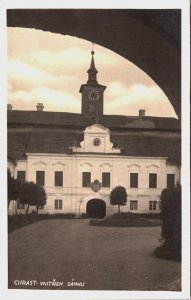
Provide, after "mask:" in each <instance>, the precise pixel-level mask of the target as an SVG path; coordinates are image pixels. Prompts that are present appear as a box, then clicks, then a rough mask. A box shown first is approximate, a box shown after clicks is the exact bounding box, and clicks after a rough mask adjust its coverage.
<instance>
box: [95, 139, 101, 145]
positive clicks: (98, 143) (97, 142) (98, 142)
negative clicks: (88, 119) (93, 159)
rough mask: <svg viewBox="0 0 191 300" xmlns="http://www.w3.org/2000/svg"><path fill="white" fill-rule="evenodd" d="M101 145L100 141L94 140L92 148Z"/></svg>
mask: <svg viewBox="0 0 191 300" xmlns="http://www.w3.org/2000/svg"><path fill="white" fill-rule="evenodd" d="M100 144H101V141H100V139H98V138H96V139H94V146H99V145H100Z"/></svg>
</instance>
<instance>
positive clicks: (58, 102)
mask: <svg viewBox="0 0 191 300" xmlns="http://www.w3.org/2000/svg"><path fill="white" fill-rule="evenodd" d="M8 100H9V103H13V102H14V103H15V105H13V108H17V109H19V107H20V105H23V104H24V107H26V103H28V105H27V107H28V109H29V110H30V109H35V106H36V104H37V103H39V102H40V103H43V104H44V107H45V110H50V111H67V112H69V111H72V112H79V111H80V102H79V100H78V99H76V98H75V97H73V96H71V95H70V94H67V93H64V92H59V91H52V90H49V89H47V88H36V89H33V90H32V91H31V93H28V92H25V91H18V92H15V93H12V94H11V95H9V99H8ZM13 100H14V101H13ZM20 109H23V107H22V106H21V107H20Z"/></svg>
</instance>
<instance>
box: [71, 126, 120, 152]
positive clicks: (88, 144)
mask: <svg viewBox="0 0 191 300" xmlns="http://www.w3.org/2000/svg"><path fill="white" fill-rule="evenodd" d="M95 139H98V140H99V141H100V142H99V145H95ZM72 150H73V152H86V153H87V152H92V153H111V154H112V153H120V152H121V149H119V148H114V147H113V143H111V142H110V131H109V129H108V128H106V127H104V126H102V125H100V124H94V125H92V126H89V127H87V128H86V129H85V130H84V140H83V141H82V142H81V143H80V147H73V148H72Z"/></svg>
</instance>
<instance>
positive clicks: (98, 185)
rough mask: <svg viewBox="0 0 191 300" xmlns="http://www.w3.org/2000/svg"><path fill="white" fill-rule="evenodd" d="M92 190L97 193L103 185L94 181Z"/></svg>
mask: <svg viewBox="0 0 191 300" xmlns="http://www.w3.org/2000/svg"><path fill="white" fill-rule="evenodd" d="M91 188H92V190H93V191H94V192H96V193H97V192H98V191H99V190H100V189H101V183H100V182H99V180H98V179H96V180H94V182H92V183H91Z"/></svg>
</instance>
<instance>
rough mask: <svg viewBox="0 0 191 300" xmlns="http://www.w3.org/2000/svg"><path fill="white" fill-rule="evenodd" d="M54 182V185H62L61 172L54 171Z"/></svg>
mask: <svg viewBox="0 0 191 300" xmlns="http://www.w3.org/2000/svg"><path fill="white" fill-rule="evenodd" d="M54 184H55V186H63V172H60V171H55V173H54Z"/></svg>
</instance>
